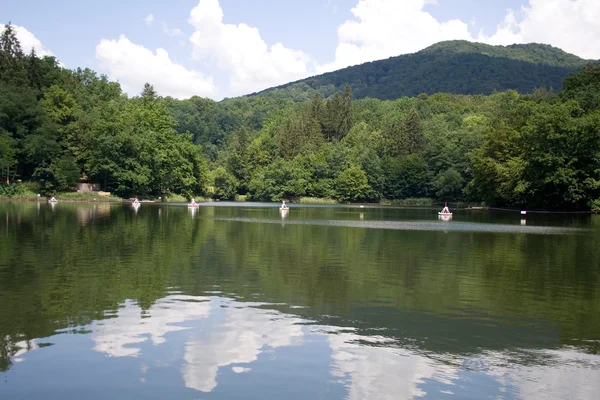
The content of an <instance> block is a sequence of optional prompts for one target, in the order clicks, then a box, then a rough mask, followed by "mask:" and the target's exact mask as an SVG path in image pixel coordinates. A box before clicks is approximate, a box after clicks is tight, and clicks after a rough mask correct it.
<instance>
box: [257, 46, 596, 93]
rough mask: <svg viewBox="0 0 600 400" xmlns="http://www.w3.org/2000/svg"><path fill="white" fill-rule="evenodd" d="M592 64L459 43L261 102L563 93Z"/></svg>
mask: <svg viewBox="0 0 600 400" xmlns="http://www.w3.org/2000/svg"><path fill="white" fill-rule="evenodd" d="M588 63H589V61H586V60H583V59H581V58H579V57H577V56H574V55H572V54H569V53H566V52H564V51H562V50H560V49H557V48H555V47H552V46H549V45H543V44H537V43H530V44H515V45H511V46H490V45H487V44H482V43H472V42H467V41H461V40H455V41H446V42H440V43H437V44H434V45H433V46H430V47H428V48H426V49H424V50H421V51H419V52H417V53H414V54H406V55H401V56H398V57H391V58H389V59H387V60H379V61H374V62H369V63H365V64H362V65H356V66H352V67H348V68H344V69H341V70H339V71H334V72H330V73H326V74H323V75H318V76H314V77H311V78H307V79H303V80H300V81H297V82H292V83H288V84H285V85H282V86H278V87H275V88H271V89H267V90H265V91H262V92H260V93H258V94H255V95H259V96H266V97H275V98H286V99H293V100H294V101H305V100H308V99H309V98H310V97H311V96H312V95H313V94H314V93H320V94H321V95H322V96H324V97H329V96H330V95H332V94H334V93H335V92H340V91H342V90H344V87H345V86H346V85H347V84H349V85H351V86H352V90H353V93H354V96H355V98H357V99H363V98H375V99H381V100H394V99H397V98H400V97H403V96H417V95H419V94H421V93H427V94H433V93H440V92H443V93H454V94H486V95H488V94H492V93H493V92H494V91H506V90H516V91H517V92H519V93H522V94H526V93H531V92H532V91H533V90H534V89H536V88H546V89H554V90H560V89H561V88H562V82H563V80H564V79H565V77H566V76H567V75H568V74H570V73H573V72H576V71H577V70H579V69H581V68H582V67H583V66H584V65H586V64H588Z"/></svg>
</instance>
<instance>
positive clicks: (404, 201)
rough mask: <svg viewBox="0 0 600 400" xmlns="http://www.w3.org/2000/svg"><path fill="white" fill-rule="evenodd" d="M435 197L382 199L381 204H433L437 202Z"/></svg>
mask: <svg viewBox="0 0 600 400" xmlns="http://www.w3.org/2000/svg"><path fill="white" fill-rule="evenodd" d="M437 203H438V202H436V201H435V200H433V199H428V198H414V197H413V198H408V199H381V201H380V202H379V204H381V205H384V206H433V205H434V204H437Z"/></svg>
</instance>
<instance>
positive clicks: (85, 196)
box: [54, 192, 123, 203]
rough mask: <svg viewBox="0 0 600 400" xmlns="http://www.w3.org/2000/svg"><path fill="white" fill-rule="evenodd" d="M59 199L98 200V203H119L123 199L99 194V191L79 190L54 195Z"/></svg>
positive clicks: (67, 200)
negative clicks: (80, 191) (81, 191)
mask: <svg viewBox="0 0 600 400" xmlns="http://www.w3.org/2000/svg"><path fill="white" fill-rule="evenodd" d="M54 197H56V199H57V200H58V201H66V202H71V201H72V202H77V201H82V202H83V201H85V202H88V201H89V202H98V203H117V202H122V201H123V199H122V198H120V197H117V196H113V195H110V196H99V195H98V193H77V192H61V193H57V194H56V195H54Z"/></svg>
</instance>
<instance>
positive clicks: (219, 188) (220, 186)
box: [213, 167, 238, 200]
mask: <svg viewBox="0 0 600 400" xmlns="http://www.w3.org/2000/svg"><path fill="white" fill-rule="evenodd" d="M213 180H214V188H215V189H214V190H215V191H214V194H213V197H214V198H215V199H219V200H234V199H235V195H236V194H237V189H238V184H237V180H236V179H235V177H234V176H233V175H232V174H230V173H229V172H228V171H227V170H226V169H225V168H223V167H218V168H217V169H216V170H214V171H213Z"/></svg>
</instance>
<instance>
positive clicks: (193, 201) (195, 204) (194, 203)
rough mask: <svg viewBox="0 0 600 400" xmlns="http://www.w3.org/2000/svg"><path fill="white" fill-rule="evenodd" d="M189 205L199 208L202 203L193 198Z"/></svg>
mask: <svg viewBox="0 0 600 400" xmlns="http://www.w3.org/2000/svg"><path fill="white" fill-rule="evenodd" d="M188 207H192V208H197V207H200V205H199V204H198V203H196V200H194V199H192V201H191V202H189V203H188Z"/></svg>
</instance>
